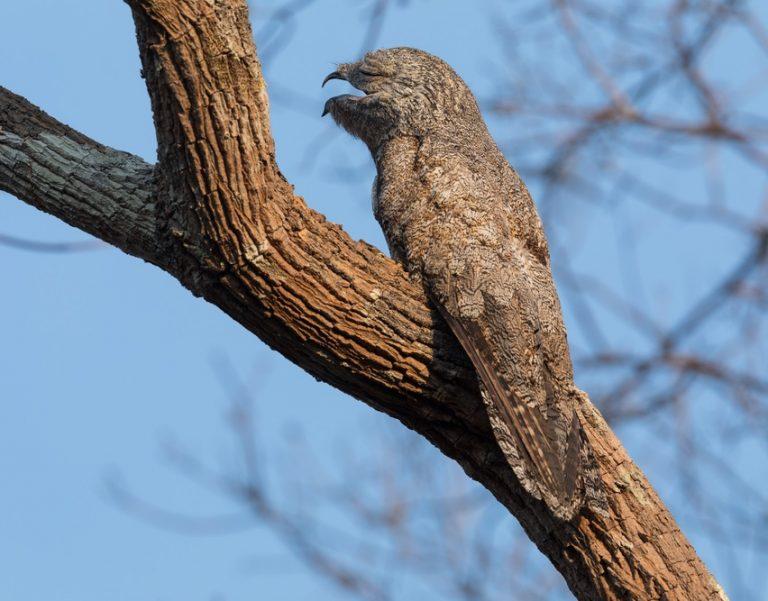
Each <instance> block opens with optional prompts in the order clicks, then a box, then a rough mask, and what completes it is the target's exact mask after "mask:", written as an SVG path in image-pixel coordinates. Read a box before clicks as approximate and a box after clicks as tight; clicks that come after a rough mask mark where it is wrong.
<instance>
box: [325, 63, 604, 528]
mask: <svg viewBox="0 0 768 601" xmlns="http://www.w3.org/2000/svg"><path fill="white" fill-rule="evenodd" d="M330 79H343V80H346V81H348V82H349V83H350V84H352V86H354V87H355V88H357V89H358V90H361V91H362V92H364V95H351V94H344V95H341V96H335V97H333V98H331V99H329V100H328V102H327V103H326V105H325V111H324V112H323V114H324V115H325V114H326V113H330V114H331V115H332V116H333V118H334V120H335V121H336V123H338V124H339V125H341V126H342V127H343V128H344V129H346V130H347V131H348V132H349V133H350V134H352V135H353V136H356V137H358V138H360V139H361V140H362V141H363V142H365V144H366V145H367V146H368V148H369V150H370V151H371V154H372V156H373V160H374V161H375V163H376V170H377V176H376V179H375V181H374V186H373V210H374V213H375V216H376V219H377V220H378V222H379V223H380V224H381V227H382V228H383V230H384V234H385V236H386V239H387V242H388V244H389V248H390V251H391V253H392V256H393V257H394V258H395V259H396V260H398V261H400V262H401V263H402V264H403V265H404V266H405V268H406V269H407V270H408V271H409V272H410V273H411V274H413V275H416V276H418V277H419V278H420V279H421V281H422V283H423V285H424V287H425V289H426V291H427V294H428V295H429V297H430V298H431V300H432V301H433V303H434V304H435V306H436V307H437V308H438V309H439V311H440V313H441V314H442V316H443V317H444V318H445V320H446V321H447V322H448V324H449V326H450V328H451V330H452V331H453V333H454V334H455V335H456V337H457V338H458V340H459V342H460V343H461V345H462V347H463V348H464V350H465V351H466V353H467V355H469V358H470V360H471V361H472V364H473V365H474V367H475V369H476V370H477V374H478V377H479V381H480V386H481V392H482V396H483V399H484V402H485V406H486V409H487V411H488V416H489V419H490V424H491V427H492V429H493V432H494V435H495V437H496V440H497V441H498V444H499V446H500V447H501V449H502V451H503V453H504V455H505V456H506V458H507V461H508V463H509V465H510V467H511V469H512V470H513V472H514V473H515V475H516V476H517V478H518V480H519V481H520V483H521V485H522V486H523V488H524V489H525V490H526V491H527V492H528V493H529V494H531V495H533V496H534V497H535V498H537V499H540V500H542V501H544V502H545V503H546V504H547V506H548V507H549V509H550V510H551V512H552V513H553V514H554V515H556V516H557V517H558V518H560V519H565V520H568V519H571V518H572V517H573V516H574V514H575V513H576V512H577V511H578V509H579V508H580V507H581V505H582V503H583V500H584V497H585V490H586V489H591V488H592V483H594V482H595V481H596V479H595V478H592V477H590V476H589V474H588V472H589V470H590V467H589V466H590V465H591V464H592V461H591V452H590V449H589V447H588V444H587V442H586V439H585V438H584V435H583V432H582V428H581V426H580V423H579V419H578V414H577V412H576V402H577V396H578V394H579V391H578V389H576V388H575V386H574V384H573V370H572V366H571V359H570V355H569V351H568V344H567V341H566V332H565V327H564V326H563V320H562V316H561V310H560V302H559V300H558V297H557V292H556V291H555V286H554V283H553V281H552V275H551V272H550V265H549V251H548V248H547V241H546V238H545V237H544V232H543V229H542V225H541V221H540V219H539V216H538V214H537V212H536V208H535V206H534V204H533V201H532V200H531V197H530V195H529V193H528V190H527V189H526V187H525V185H524V184H523V182H522V180H521V179H520V177H519V176H518V174H517V173H516V172H515V170H514V169H512V167H510V165H509V164H508V163H507V161H506V160H505V158H504V156H503V155H502V153H501V151H499V149H498V147H497V146H496V144H495V143H494V141H493V139H492V138H491V135H490V133H489V132H488V128H487V127H486V124H485V122H484V121H483V118H482V116H481V114H480V110H479V108H478V105H477V102H476V100H475V98H474V96H473V95H472V92H471V91H470V90H469V88H468V87H467V85H466V84H465V83H464V81H462V79H461V78H460V77H459V76H458V75H457V74H456V73H455V72H454V71H453V69H451V67H450V66H448V65H447V64H446V63H445V62H443V61H442V60H440V59H439V58H437V57H435V56H432V55H430V54H428V53H426V52H423V51H420V50H415V49H413V48H391V49H386V50H377V51H375V52H371V53H368V54H366V55H365V57H364V58H363V59H362V60H360V61H358V62H355V63H348V64H342V65H340V66H339V67H338V69H337V70H336V71H334V72H333V73H331V74H330V75H328V77H327V78H326V80H325V81H328V80H330ZM323 83H324V84H325V82H323Z"/></svg>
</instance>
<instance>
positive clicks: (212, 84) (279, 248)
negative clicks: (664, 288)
mask: <svg viewBox="0 0 768 601" xmlns="http://www.w3.org/2000/svg"><path fill="white" fill-rule="evenodd" d="M128 4H129V5H130V7H131V9H132V11H133V16H134V20H135V23H136V30H137V37H138V41H139V50H140V52H141V60H142V63H143V73H144V77H145V78H146V82H147V88H148V91H149V94H150V97H151V100H152V108H153V112H154V119H155V126H156V130H157V137H158V163H157V166H156V167H154V168H153V167H152V166H149V165H147V164H146V163H144V162H143V161H142V160H141V159H139V158H137V157H134V156H131V155H128V154H125V153H122V152H118V151H115V150H112V149H109V148H106V147H104V146H101V145H99V144H97V143H96V142H94V141H92V140H90V139H88V138H87V137H85V136H83V135H81V134H79V133H77V132H74V131H73V130H71V129H70V128H68V127H66V126H64V125H62V124H61V123H59V122H57V121H56V120H54V119H52V118H51V117H49V116H47V115H45V114H43V113H42V112H40V111H39V110H38V109H36V108H35V107H33V106H32V105H31V104H29V103H28V102H26V101H25V100H23V99H21V98H19V97H17V96H15V95H13V94H11V93H10V92H8V91H6V90H3V89H0V188H1V189H3V190H5V191H8V192H10V193H11V194H13V195H15V196H17V197H18V198H20V199H21V200H24V201H26V202H28V203H30V204H32V205H34V206H36V207H38V208H40V209H41V210H44V211H46V212H49V213H51V214H53V215H55V216H57V217H59V218H61V219H63V220H65V221H67V222H68V223H70V224H71V225H74V226H76V227H79V228H81V229H83V230H85V231H88V232H90V233H92V234H94V235H96V236H98V237H100V238H102V239H104V240H106V241H108V242H110V243H111V244H114V245H115V246H117V247H119V248H121V249H123V250H125V251H126V252H129V253H131V254H134V255H137V256H139V257H141V258H143V259H145V260H147V261H150V262H152V263H154V264H156V265H158V266H160V267H161V268H163V269H165V270H166V271H168V272H169V273H171V274H173V275H174V276H176V277H177V278H178V279H179V280H180V281H181V282H182V283H183V284H184V285H185V286H186V287H188V288H189V289H190V290H191V291H192V292H193V293H194V294H196V295H201V296H203V297H205V298H206V299H207V300H208V301H210V302H211V303H213V304H215V305H216V306H218V307H219V308H221V309H222V310H223V311H225V312H226V313H227V314H228V315H230V316H231V317H232V318H233V319H235V320H237V321H238V322H240V323H241V324H242V325H243V326H245V327H246V328H247V329H248V330H250V331H251V332H253V333H254V334H256V335H257V336H258V337H259V338H261V339H262V340H264V341H265V342H266V343H267V344H269V345H270V346H271V347H272V348H274V349H276V350H277V351H279V352H280V353H281V354H283V355H284V356H285V357H287V358H288V359H290V360H291V361H293V362H294V363H296V364H297V365H299V366H300V367H301V368H303V369H305V370H306V371H308V372H309V373H311V374H312V375H313V376H315V377H316V378H318V379H320V380H322V381H325V382H328V383H329V384H331V385H333V386H335V387H336V388H338V389H340V390H343V391H344V392H346V393H348V394H350V395H352V396H354V397H356V398H358V399H360V400H362V401H363V402H365V403H367V404H369V405H371V406H372V407H375V408H376V409H379V410H381V411H384V412H386V413H388V414H389V415H392V416H394V417H395V418H397V419H399V420H400V421H401V422H402V423H404V424H405V425H406V426H408V427H410V428H412V429H414V430H416V431H417V432H419V433H420V434H421V435H423V436H424V437H426V438H427V439H428V440H430V441H431V442H432V443H434V444H435V445H436V446H437V447H438V448H439V449H440V450H441V451H442V452H443V453H444V454H445V455H447V456H449V457H452V458H453V459H455V460H456V461H458V462H459V464H460V465H461V466H462V467H463V468H464V469H465V471H466V472H467V474H469V475H470V476H471V477H472V478H474V479H476V480H477V481H479V482H480V483H481V484H482V485H483V486H485V487H486V488H487V489H488V490H490V491H491V492H492V493H493V494H494V495H495V496H496V498H497V499H498V500H499V501H500V502H501V503H502V504H503V505H504V506H505V507H507V508H508V509H509V511H510V512H511V513H512V514H513V515H515V516H516V517H517V519H518V520H519V521H520V522H521V524H522V525H523V527H524V528H525V530H526V532H527V533H528V535H529V536H530V538H531V540H533V542H534V543H535V544H536V545H537V546H538V547H539V549H540V550H541V551H542V552H543V553H544V554H545V555H546V556H547V557H548V558H549V559H550V560H551V561H552V563H553V564H554V565H555V567H556V568H557V569H558V570H559V571H560V572H561V573H562V575H563V577H564V578H565V579H566V581H567V583H568V585H569V586H570V588H571V590H572V591H573V592H574V594H575V595H576V596H577V597H578V598H579V599H695V600H700V599H724V598H725V595H724V593H723V592H722V590H721V589H720V587H719V586H718V584H717V582H716V581H715V580H714V579H713V578H712V576H711V575H710V574H709V572H708V570H707V568H706V567H705V566H704V564H703V563H702V562H701V560H700V559H699V558H698V556H697V555H696V553H695V551H694V549H693V548H692V547H691V545H690V544H689V543H688V541H687V540H686V538H685V536H684V535H683V534H682V533H681V531H680V529H679V528H678V526H677V524H676V523H675V521H674V519H673V518H672V516H671V515H670V514H669V512H668V510H667V509H666V507H665V506H664V504H663V503H662V501H661V500H660V499H659V497H658V495H657V494H656V492H655V491H654V490H653V488H652V487H651V486H650V484H649V483H648V481H647V479H646V478H645V476H644V475H643V473H642V472H641V471H640V470H639V469H638V467H637V466H636V465H635V464H634V463H633V462H632V460H631V459H630V458H629V456H628V455H627V452H626V451H625V449H624V448H623V447H622V445H621V444H620V442H619V441H618V439H617V438H616V437H615V436H614V434H613V433H612V432H611V430H610V429H609V427H608V426H607V424H606V423H605V421H604V420H603V418H602V417H601V416H600V414H599V413H598V412H597V410H596V409H595V408H594V407H593V405H592V404H591V403H590V402H589V399H588V398H586V396H585V397H583V398H582V399H581V400H580V405H579V413H580V418H581V421H582V424H583V426H584V428H585V431H586V434H587V436H588V438H589V441H590V444H591V445H592V448H593V449H594V451H595V459H596V461H597V464H598V468H599V470H600V473H601V475H602V479H603V482H604V486H605V489H606V491H607V492H608V504H609V513H608V515H606V516H602V515H597V514H595V513H593V512H591V511H590V510H589V509H588V508H584V510H583V511H582V512H581V513H580V514H579V515H578V516H577V517H576V518H575V519H574V520H573V521H572V522H570V523H563V522H561V521H558V520H557V519H554V518H553V516H552V515H550V514H549V513H548V511H547V508H546V506H545V505H544V504H542V503H540V502H537V501H535V499H532V498H531V497H530V496H528V495H526V494H525V492H524V491H523V490H522V489H521V488H520V486H519V485H518V484H517V482H516V481H515V479H514V477H513V474H512V472H511V470H510V469H509V468H508V467H507V463H506V460H505V458H504V456H503V455H502V453H501V451H500V450H499V447H498V445H497V443H496V441H495V439H494V436H493V433H492V431H491V428H490V425H489V423H488V418H487V416H486V412H485V410H484V408H483V405H482V401H481V399H480V395H479V392H478V389H477V384H476V378H475V375H474V372H473V370H472V368H471V366H470V363H469V361H468V359H467V357H466V356H465V355H464V353H463V352H462V351H461V349H460V348H459V346H458V343H457V342H456V341H455V339H454V338H453V337H452V335H450V333H449V330H448V328H447V327H446V325H445V324H444V323H443V322H442V320H441V319H440V318H439V317H438V316H437V315H436V313H435V312H434V311H433V310H432V309H431V308H430V306H429V304H428V303H427V300H426V298H425V296H424V294H423V291H422V290H421V289H420V288H419V287H418V286H416V285H414V284H413V283H411V282H410V281H409V280H408V279H407V277H406V276H405V274H404V272H403V271H402V269H401V268H400V267H399V266H398V265H397V264H396V263H394V262H393V261H392V260H390V259H388V258H387V257H385V256H384V255H382V254H381V253H380V252H379V251H377V250H376V249H374V248H373V247H371V246H369V245H367V244H365V243H363V242H356V241H353V240H352V239H351V238H350V237H349V236H348V235H346V234H345V233H344V232H343V230H342V229H341V228H340V227H339V226H338V225H335V224H332V223H328V222H327V221H326V220H325V219H324V218H323V216H322V215H319V214H318V213H316V212H314V211H312V210H311V209H309V208H308V207H307V206H306V204H305V203H304V201H303V200H302V199H301V198H299V197H297V196H295V195H294V194H293V190H292V187H291V185H290V184H289V183H288V182H287V181H286V180H285V179H284V177H283V176H282V174H281V173H280V171H279V169H278V167H277V165H276V163H275V156H274V146H273V141H272V137H271V133H270V128H269V119H268V104H267V102H268V101H267V93H266V86H265V83H264V80H263V77H262V74H261V70H260V67H259V63H258V59H257V56H256V51H255V48H254V45H253V41H252V33H251V29H250V25H249V21H248V13H247V7H246V2H245V1H244V0H184V1H180V0H129V1H128Z"/></svg>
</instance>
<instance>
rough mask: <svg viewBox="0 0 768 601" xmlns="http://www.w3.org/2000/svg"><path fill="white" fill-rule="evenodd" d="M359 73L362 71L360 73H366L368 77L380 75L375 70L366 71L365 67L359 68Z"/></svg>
mask: <svg viewBox="0 0 768 601" xmlns="http://www.w3.org/2000/svg"><path fill="white" fill-rule="evenodd" d="M358 73H360V75H365V76H366V77H379V73H374V72H373V71H366V70H365V69H358Z"/></svg>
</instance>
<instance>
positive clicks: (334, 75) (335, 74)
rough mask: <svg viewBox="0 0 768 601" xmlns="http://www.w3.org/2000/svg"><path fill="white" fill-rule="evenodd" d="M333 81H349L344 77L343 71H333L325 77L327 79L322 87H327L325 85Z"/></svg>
mask: <svg viewBox="0 0 768 601" xmlns="http://www.w3.org/2000/svg"><path fill="white" fill-rule="evenodd" d="M332 79H343V80H344V81H346V80H347V76H346V75H344V74H343V73H342V72H341V71H333V72H332V73H329V74H328V75H326V76H325V79H324V80H323V85H321V86H320V87H321V88H322V87H325V84H327V83H328V82H329V81H331V80H332Z"/></svg>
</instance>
